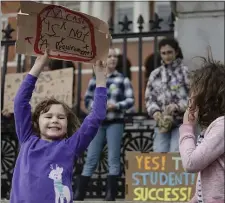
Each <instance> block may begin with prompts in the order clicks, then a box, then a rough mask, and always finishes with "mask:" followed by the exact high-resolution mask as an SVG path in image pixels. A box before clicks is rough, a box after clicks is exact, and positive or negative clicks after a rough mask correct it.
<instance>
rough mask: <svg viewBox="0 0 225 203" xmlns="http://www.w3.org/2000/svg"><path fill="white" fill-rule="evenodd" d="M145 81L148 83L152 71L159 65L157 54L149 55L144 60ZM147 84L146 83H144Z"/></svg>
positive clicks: (159, 60)
mask: <svg viewBox="0 0 225 203" xmlns="http://www.w3.org/2000/svg"><path fill="white" fill-rule="evenodd" d="M155 57H156V67H155ZM144 65H145V68H146V69H145V80H146V81H148V78H149V76H150V74H151V72H152V71H153V70H155V69H156V68H158V67H159V66H160V65H161V57H160V54H159V53H158V52H156V53H153V54H151V55H150V56H148V57H147V58H146V60H145V63H144ZM145 84H147V82H146V83H145Z"/></svg>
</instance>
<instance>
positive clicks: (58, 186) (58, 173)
mask: <svg viewBox="0 0 225 203" xmlns="http://www.w3.org/2000/svg"><path fill="white" fill-rule="evenodd" d="M50 168H51V172H50V173H49V175H48V177H49V178H50V179H52V180H53V181H54V190H55V203H64V199H66V203H70V200H71V196H70V190H69V188H68V186H66V185H63V183H62V173H63V168H62V167H59V166H58V165H56V168H55V169H54V168H53V165H51V167H50ZM59 200H60V201H59Z"/></svg>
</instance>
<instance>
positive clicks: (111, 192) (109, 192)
mask: <svg viewBox="0 0 225 203" xmlns="http://www.w3.org/2000/svg"><path fill="white" fill-rule="evenodd" d="M116 195H117V176H113V175H109V176H108V177H107V188H106V197H105V201H115V199H116Z"/></svg>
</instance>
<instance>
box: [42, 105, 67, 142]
mask: <svg viewBox="0 0 225 203" xmlns="http://www.w3.org/2000/svg"><path fill="white" fill-rule="evenodd" d="M38 123H39V129H40V137H41V138H42V139H44V140H49V141H51V140H55V139H63V138H64V137H65V136H66V134H67V115H66V112H65V109H64V108H63V106H62V105H61V104H52V105H51V107H50V109H49V110H48V111H47V112H45V113H41V114H40V117H39V120H38Z"/></svg>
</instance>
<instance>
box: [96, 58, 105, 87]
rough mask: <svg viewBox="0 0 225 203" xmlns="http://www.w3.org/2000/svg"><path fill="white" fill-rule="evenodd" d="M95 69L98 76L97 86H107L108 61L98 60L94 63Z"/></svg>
mask: <svg viewBox="0 0 225 203" xmlns="http://www.w3.org/2000/svg"><path fill="white" fill-rule="evenodd" d="M93 69H94V73H95V76H96V87H106V77H107V68H106V63H104V62H102V61H99V60H98V61H96V63H95V64H94V65H93Z"/></svg>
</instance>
